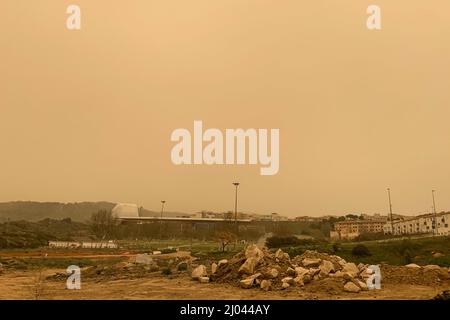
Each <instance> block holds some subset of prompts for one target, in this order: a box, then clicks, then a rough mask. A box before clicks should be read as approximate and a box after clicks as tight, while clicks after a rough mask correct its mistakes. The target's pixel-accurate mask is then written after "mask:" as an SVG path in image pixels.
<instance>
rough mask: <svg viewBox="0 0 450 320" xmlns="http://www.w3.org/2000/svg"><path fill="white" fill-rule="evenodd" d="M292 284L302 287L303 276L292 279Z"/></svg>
mask: <svg viewBox="0 0 450 320" xmlns="http://www.w3.org/2000/svg"><path fill="white" fill-rule="evenodd" d="M294 284H295V285H297V286H299V287H301V286H303V285H305V283H304V281H303V276H298V277H295V278H294Z"/></svg>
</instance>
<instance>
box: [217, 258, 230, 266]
mask: <svg viewBox="0 0 450 320" xmlns="http://www.w3.org/2000/svg"><path fill="white" fill-rule="evenodd" d="M227 263H228V260H227V259H222V260H220V261H219V263H218V264H217V267H218V268H220V267H222V266H224V265H226V264H227Z"/></svg>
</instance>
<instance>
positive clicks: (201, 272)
mask: <svg viewBox="0 0 450 320" xmlns="http://www.w3.org/2000/svg"><path fill="white" fill-rule="evenodd" d="M207 275H208V273H207V272H206V267H205V266H204V265H202V264H201V265H199V266H198V267H197V268H195V269H194V270H193V271H192V274H191V277H192V279H199V278H200V277H206V276H207Z"/></svg>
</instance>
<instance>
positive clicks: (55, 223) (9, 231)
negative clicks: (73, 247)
mask: <svg viewBox="0 0 450 320" xmlns="http://www.w3.org/2000/svg"><path fill="white" fill-rule="evenodd" d="M78 239H90V232H89V225H87V224H84V223H80V222H74V221H72V220H71V219H70V218H65V219H61V220H54V219H44V220H41V221H39V222H29V221H23V220H22V221H11V222H5V223H0V249H4V248H37V247H40V246H46V245H47V243H48V241H50V240H65V241H73V240H78Z"/></svg>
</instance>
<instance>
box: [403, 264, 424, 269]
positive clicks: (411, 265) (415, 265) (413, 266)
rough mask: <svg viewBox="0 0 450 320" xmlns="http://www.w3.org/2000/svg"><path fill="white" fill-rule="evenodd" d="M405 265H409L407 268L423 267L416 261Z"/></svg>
mask: <svg viewBox="0 0 450 320" xmlns="http://www.w3.org/2000/svg"><path fill="white" fill-rule="evenodd" d="M405 267H407V268H417V269H420V268H421V266H419V265H418V264H415V263H410V264H407V265H406V266H405Z"/></svg>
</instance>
